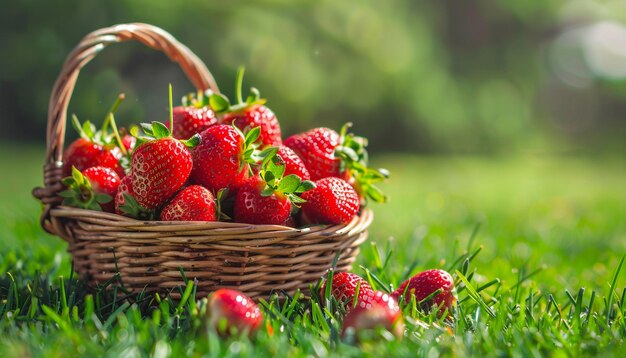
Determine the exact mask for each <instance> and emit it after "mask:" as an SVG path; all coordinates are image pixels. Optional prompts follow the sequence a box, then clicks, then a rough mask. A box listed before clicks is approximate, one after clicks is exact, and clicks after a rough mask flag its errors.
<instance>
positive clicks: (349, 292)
mask: <svg viewBox="0 0 626 358" xmlns="http://www.w3.org/2000/svg"><path fill="white" fill-rule="evenodd" d="M357 286H359V296H358V299H357V301H360V299H361V297H364V296H365V295H367V294H368V293H370V292H373V291H372V286H370V284H369V283H368V282H367V281H366V280H365V279H363V278H362V277H361V276H359V275H357V274H353V273H350V272H337V273H335V274H334V275H333V278H332V281H331V291H330V294H331V295H332V296H333V297H335V299H336V300H337V301H339V302H343V303H346V304H348V305H349V306H348V307H350V306H351V305H352V303H353V301H354V295H355V294H356V289H357ZM326 289H327V288H326V282H324V284H323V285H322V292H321V295H322V297H325V291H326Z"/></svg>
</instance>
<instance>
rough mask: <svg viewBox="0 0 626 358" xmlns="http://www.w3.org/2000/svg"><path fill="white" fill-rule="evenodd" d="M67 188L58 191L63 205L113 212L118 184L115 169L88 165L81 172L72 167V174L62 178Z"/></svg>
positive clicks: (118, 180) (118, 179) (118, 178)
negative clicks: (88, 166)
mask: <svg viewBox="0 0 626 358" xmlns="http://www.w3.org/2000/svg"><path fill="white" fill-rule="evenodd" d="M63 184H64V185H65V186H67V188H68V189H67V190H64V191H62V192H60V193H59V195H60V196H62V197H63V198H64V199H63V205H69V206H74V207H77V208H83V209H90V210H97V211H107V212H110V213H112V212H114V209H115V207H114V203H113V196H115V193H116V192H117V188H118V186H119V185H120V177H119V176H118V175H117V173H116V172H115V170H113V169H111V168H107V167H102V166H98V167H90V168H87V169H85V170H83V171H82V172H81V171H80V170H78V169H76V167H72V176H70V177H67V178H64V179H63Z"/></svg>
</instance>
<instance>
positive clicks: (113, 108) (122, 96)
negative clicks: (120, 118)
mask: <svg viewBox="0 0 626 358" xmlns="http://www.w3.org/2000/svg"><path fill="white" fill-rule="evenodd" d="M125 98H126V95H125V94H124V93H120V94H119V96H117V99H116V100H115V103H113V105H112V106H111V109H110V110H109V114H113V113H115V111H117V108H118V107H119V106H120V104H121V103H122V102H123V101H124V99H125ZM109 114H107V116H106V117H105V118H104V123H102V129H101V131H102V133H104V134H106V131H107V129H108V127H109V122H110V120H111V116H110V115H109ZM111 127H112V126H111Z"/></svg>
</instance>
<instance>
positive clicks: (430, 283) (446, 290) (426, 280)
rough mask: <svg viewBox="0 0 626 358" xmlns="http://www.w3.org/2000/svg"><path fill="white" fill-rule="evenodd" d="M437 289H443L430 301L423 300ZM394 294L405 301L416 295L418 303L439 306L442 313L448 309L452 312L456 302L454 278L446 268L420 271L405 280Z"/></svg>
mask: <svg viewBox="0 0 626 358" xmlns="http://www.w3.org/2000/svg"><path fill="white" fill-rule="evenodd" d="M437 290H441V292H440V293H438V294H437V295H435V296H434V297H431V298H430V299H429V300H428V301H426V302H422V301H423V300H424V299H426V298H427V297H429V296H430V295H432V294H433V293H435V292H436V291H437ZM392 296H393V297H394V298H395V299H396V300H402V301H403V302H404V303H409V302H411V298H412V297H415V301H416V302H417V303H418V304H420V303H421V304H422V306H423V307H425V308H430V307H432V306H437V307H439V313H440V314H442V313H443V312H444V311H445V310H446V309H447V310H448V312H450V311H451V310H452V307H453V306H454V304H455V302H456V295H455V292H454V280H453V279H452V276H450V274H449V273H448V272H446V271H444V270H427V271H423V272H420V273H418V274H417V275H415V276H413V277H411V278H410V279H408V280H406V281H404V282H403V283H402V284H401V285H400V287H398V289H397V290H396V291H394V292H393V293H392Z"/></svg>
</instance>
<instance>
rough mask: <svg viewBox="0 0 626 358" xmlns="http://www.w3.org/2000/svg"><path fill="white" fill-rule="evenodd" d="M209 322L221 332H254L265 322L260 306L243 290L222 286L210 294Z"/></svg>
mask: <svg viewBox="0 0 626 358" xmlns="http://www.w3.org/2000/svg"><path fill="white" fill-rule="evenodd" d="M207 318H208V324H209V325H210V326H212V327H214V328H215V329H216V330H217V331H218V332H219V333H221V334H229V333H231V332H232V331H233V330H236V331H237V332H243V331H248V333H250V334H254V333H255V332H256V331H257V330H258V329H259V328H260V327H261V324H262V323H263V314H262V313H261V310H259V306H257V305H256V303H254V301H252V299H250V298H249V297H248V296H246V295H245V294H243V293H242V292H239V291H236V290H231V289H225V288H221V289H219V290H217V291H215V292H213V293H212V294H211V295H210V296H209V303H208V308H207Z"/></svg>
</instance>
